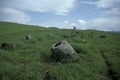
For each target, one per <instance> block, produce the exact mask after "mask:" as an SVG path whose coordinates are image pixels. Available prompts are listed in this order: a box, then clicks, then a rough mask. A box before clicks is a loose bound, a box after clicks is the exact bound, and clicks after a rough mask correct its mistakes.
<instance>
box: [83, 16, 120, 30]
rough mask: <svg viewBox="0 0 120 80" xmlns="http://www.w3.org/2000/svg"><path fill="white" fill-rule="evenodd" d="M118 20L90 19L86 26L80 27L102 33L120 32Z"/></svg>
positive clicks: (119, 19) (115, 18)
mask: <svg viewBox="0 0 120 80" xmlns="http://www.w3.org/2000/svg"><path fill="white" fill-rule="evenodd" d="M119 21H120V18H117V17H114V18H103V17H98V18H94V19H91V20H90V21H89V22H88V23H87V24H86V25H84V26H82V27H83V28H86V29H97V30H103V31H112V30H113V31H120V27H119V26H120V22H119Z"/></svg>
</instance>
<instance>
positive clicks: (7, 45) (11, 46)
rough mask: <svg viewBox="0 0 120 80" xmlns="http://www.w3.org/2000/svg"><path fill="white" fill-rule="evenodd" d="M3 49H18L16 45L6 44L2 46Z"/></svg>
mask: <svg viewBox="0 0 120 80" xmlns="http://www.w3.org/2000/svg"><path fill="white" fill-rule="evenodd" d="M1 48H2V49H14V48H16V45H15V44H12V43H7V42H4V43H2V44H1Z"/></svg>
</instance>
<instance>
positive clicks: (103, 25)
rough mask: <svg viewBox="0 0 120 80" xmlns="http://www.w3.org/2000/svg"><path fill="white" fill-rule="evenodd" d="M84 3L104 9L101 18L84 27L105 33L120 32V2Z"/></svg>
mask: <svg viewBox="0 0 120 80" xmlns="http://www.w3.org/2000/svg"><path fill="white" fill-rule="evenodd" d="M82 3H83V4H90V5H94V6H96V7H97V9H102V12H101V13H102V15H101V16H99V17H96V18H93V19H90V20H89V21H88V22H87V23H86V24H85V25H84V26H82V27H84V28H86V29H97V30H104V31H112V30H113V31H120V27H119V26H120V22H119V21H120V5H119V4H120V0H98V1H83V2H82Z"/></svg>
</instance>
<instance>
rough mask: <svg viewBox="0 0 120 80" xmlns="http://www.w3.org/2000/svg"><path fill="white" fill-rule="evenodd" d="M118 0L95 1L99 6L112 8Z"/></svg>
mask: <svg viewBox="0 0 120 80" xmlns="http://www.w3.org/2000/svg"><path fill="white" fill-rule="evenodd" d="M119 4H120V0H99V1H97V2H96V3H95V5H97V7H99V8H113V7H116V6H119Z"/></svg>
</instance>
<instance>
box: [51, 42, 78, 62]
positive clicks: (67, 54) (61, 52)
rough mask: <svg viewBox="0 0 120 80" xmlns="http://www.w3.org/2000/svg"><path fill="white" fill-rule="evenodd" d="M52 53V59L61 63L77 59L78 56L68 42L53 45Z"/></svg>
mask: <svg viewBox="0 0 120 80" xmlns="http://www.w3.org/2000/svg"><path fill="white" fill-rule="evenodd" d="M51 52H52V55H51V57H52V58H54V59H55V60H56V61H58V62H61V61H62V60H63V59H68V60H69V59H70V60H72V59H75V56H76V55H77V53H76V51H75V50H74V49H73V47H72V46H71V45H70V44H69V43H68V42H67V41H61V42H58V43H56V44H53V45H52V48H51Z"/></svg>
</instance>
